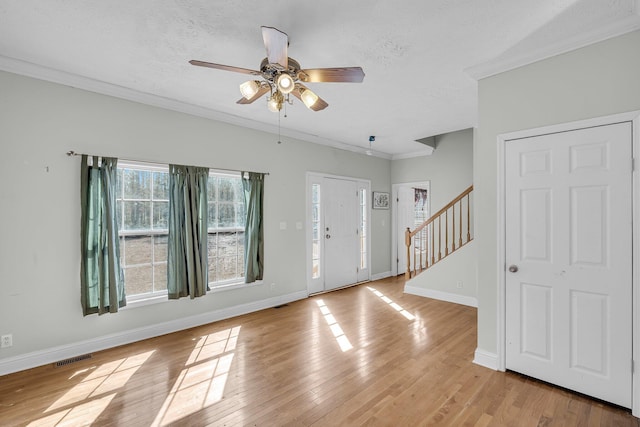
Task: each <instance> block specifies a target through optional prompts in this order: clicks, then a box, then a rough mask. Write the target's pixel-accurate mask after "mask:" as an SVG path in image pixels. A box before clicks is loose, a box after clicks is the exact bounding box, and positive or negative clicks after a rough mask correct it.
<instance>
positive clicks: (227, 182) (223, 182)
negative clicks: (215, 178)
mask: <svg viewBox="0 0 640 427" xmlns="http://www.w3.org/2000/svg"><path fill="white" fill-rule="evenodd" d="M237 180H238V178H235V179H234V178H228V177H221V178H220V181H219V182H220V187H219V189H218V190H219V198H220V201H221V202H233V201H234V200H235V197H236V192H235V189H236V186H235V185H234V182H233V181H237Z"/></svg>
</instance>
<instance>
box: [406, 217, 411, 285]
mask: <svg viewBox="0 0 640 427" xmlns="http://www.w3.org/2000/svg"><path fill="white" fill-rule="evenodd" d="M404 244H405V245H406V246H407V271H405V273H404V278H405V280H409V279H411V230H410V229H409V227H407V231H405V232H404Z"/></svg>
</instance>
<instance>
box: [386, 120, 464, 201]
mask: <svg viewBox="0 0 640 427" xmlns="http://www.w3.org/2000/svg"><path fill="white" fill-rule="evenodd" d="M436 143H437V148H436V149H435V151H434V152H433V154H431V155H430V156H422V157H413V158H410V159H400V160H393V161H392V162H391V183H392V184H401V183H403V182H420V181H431V212H437V211H438V210H439V209H440V208H442V207H443V206H444V205H446V204H447V203H449V202H450V201H451V199H453V198H454V197H456V196H457V195H458V194H460V193H462V192H463V191H464V190H465V189H466V188H467V187H469V186H470V185H471V184H473V129H465V130H461V131H457V132H451V133H447V134H444V135H440V136H437V137H436Z"/></svg>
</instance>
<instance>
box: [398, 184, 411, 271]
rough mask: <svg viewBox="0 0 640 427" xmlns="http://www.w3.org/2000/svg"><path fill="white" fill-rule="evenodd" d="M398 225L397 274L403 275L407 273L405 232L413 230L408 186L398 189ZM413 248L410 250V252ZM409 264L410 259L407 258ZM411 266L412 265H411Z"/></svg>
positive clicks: (409, 188)
mask: <svg viewBox="0 0 640 427" xmlns="http://www.w3.org/2000/svg"><path fill="white" fill-rule="evenodd" d="M397 203H398V221H397V222H398V223H397V236H398V238H397V239H396V245H397V248H398V249H397V250H398V257H397V258H396V259H397V261H398V274H404V273H405V271H407V245H406V243H405V231H407V227H408V228H410V229H413V228H414V227H415V224H414V223H415V218H414V215H415V214H414V194H413V188H412V187H410V186H402V187H399V188H398V197H397ZM412 250H413V248H411V249H410V251H412ZM409 261H410V262H411V257H410V258H409ZM412 266H413V265H412Z"/></svg>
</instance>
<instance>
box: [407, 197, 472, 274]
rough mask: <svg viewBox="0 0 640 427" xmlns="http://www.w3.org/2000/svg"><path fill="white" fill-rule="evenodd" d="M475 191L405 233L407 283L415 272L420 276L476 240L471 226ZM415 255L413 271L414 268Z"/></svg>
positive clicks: (455, 200)
mask: <svg viewBox="0 0 640 427" xmlns="http://www.w3.org/2000/svg"><path fill="white" fill-rule="evenodd" d="M472 191H473V185H472V186H470V187H469V188H467V189H466V190H464V191H463V192H462V193H460V195H458V196H457V197H456V198H454V199H453V200H451V201H450V202H449V203H447V205H446V206H445V207H443V208H442V209H440V210H439V211H438V212H436V213H435V214H434V215H432V216H431V217H430V218H429V219H427V220H426V221H424V222H423V223H422V224H420V225H419V226H418V227H416V229H415V230H413V231H411V229H410V228H408V227H407V230H406V231H405V244H406V246H407V270H406V272H405V278H406V279H407V280H408V279H410V278H411V276H412V273H413V276H415V275H417V274H418V273H419V272H421V271H423V270H426V269H428V268H429V267H431V266H433V265H434V264H436V263H437V262H438V261H441V260H443V259H444V258H446V257H447V256H449V255H451V254H452V253H453V252H455V251H456V250H458V249H460V248H461V247H462V246H464V245H466V244H467V243H469V242H470V241H471V240H473V230H472V224H471V206H472V205H471V204H472V199H471V192H472ZM456 207H457V209H456ZM443 223H444V227H443ZM443 228H444V239H443ZM411 252H413V254H412V253H411ZM443 252H444V254H443ZM412 255H413V269H412V268H411V259H412ZM412 270H413V271H412Z"/></svg>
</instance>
